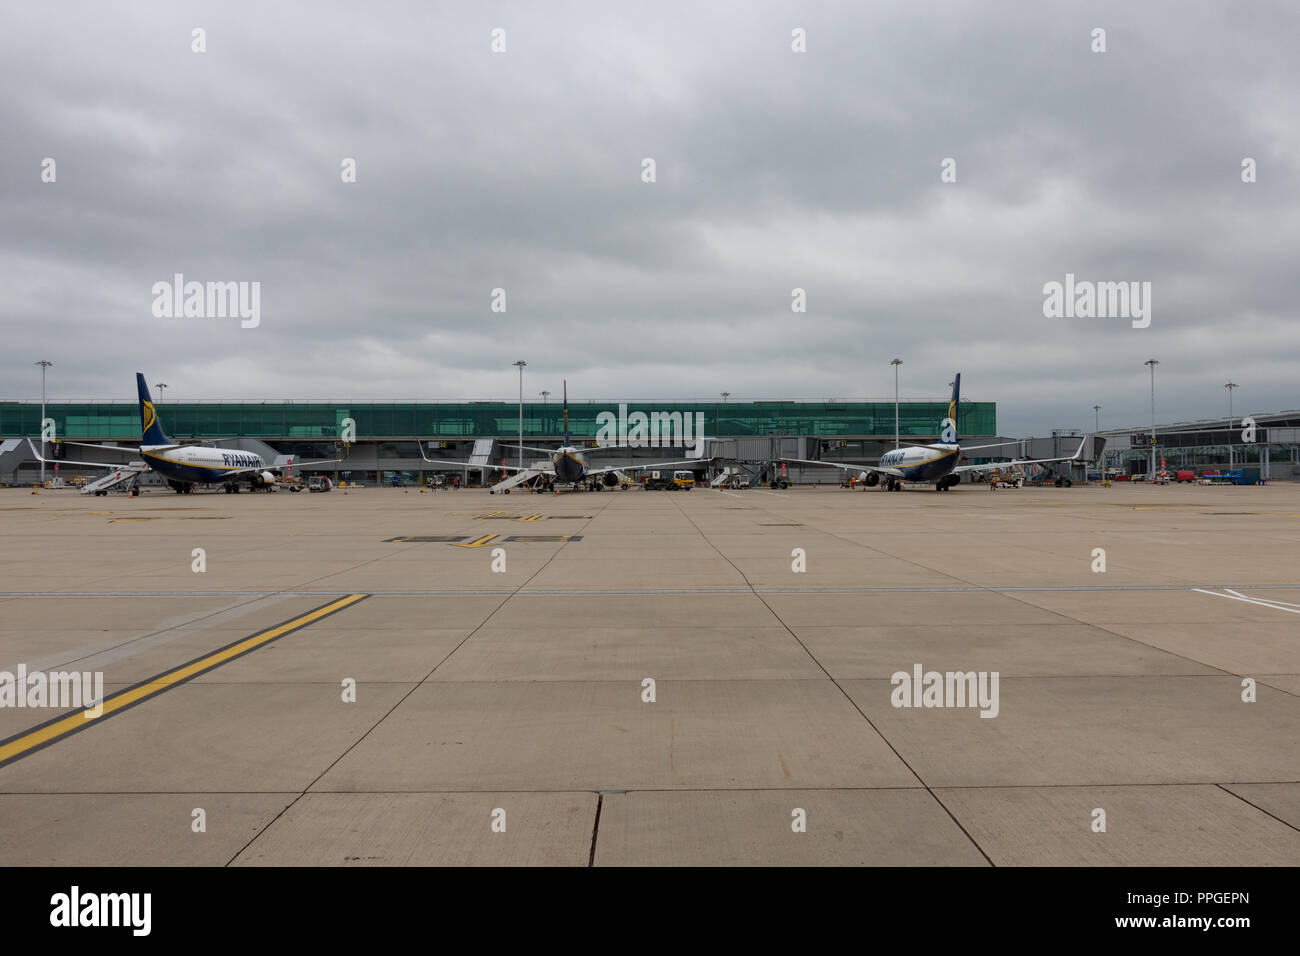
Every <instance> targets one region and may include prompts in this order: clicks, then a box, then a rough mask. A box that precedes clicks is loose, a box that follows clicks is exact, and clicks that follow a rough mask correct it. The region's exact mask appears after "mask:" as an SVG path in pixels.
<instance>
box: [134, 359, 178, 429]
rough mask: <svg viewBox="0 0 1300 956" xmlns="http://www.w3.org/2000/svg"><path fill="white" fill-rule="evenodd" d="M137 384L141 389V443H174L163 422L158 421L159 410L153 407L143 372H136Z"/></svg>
mask: <svg viewBox="0 0 1300 956" xmlns="http://www.w3.org/2000/svg"><path fill="white" fill-rule="evenodd" d="M135 384H136V387H137V388H138V389H139V391H140V444H141V445H170V444H172V440H171V439H170V438H168V437H167V433H166V432H164V431H163V430H162V423H160V422H159V421H158V412H157V411H155V409H154V407H153V399H152V398H150V396H149V386H148V385H146V384H145V381H144V374H143V373H141V372H136V373H135Z"/></svg>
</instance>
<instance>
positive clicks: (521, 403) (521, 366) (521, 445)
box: [515, 359, 528, 471]
mask: <svg viewBox="0 0 1300 956" xmlns="http://www.w3.org/2000/svg"><path fill="white" fill-rule="evenodd" d="M515 364H516V365H518V366H519V470H520V471H523V468H524V366H525V365H527V364H528V363H527V362H525V361H524V360H523V359H520V360H519V361H518V362H515Z"/></svg>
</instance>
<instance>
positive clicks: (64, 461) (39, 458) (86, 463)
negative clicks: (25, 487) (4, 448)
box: [27, 438, 139, 471]
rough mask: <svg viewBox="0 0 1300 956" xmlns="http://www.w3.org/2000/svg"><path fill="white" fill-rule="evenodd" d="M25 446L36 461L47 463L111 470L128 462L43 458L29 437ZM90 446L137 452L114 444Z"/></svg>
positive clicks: (137, 450)
mask: <svg viewBox="0 0 1300 956" xmlns="http://www.w3.org/2000/svg"><path fill="white" fill-rule="evenodd" d="M69 444H71V442H70V443H69ZM27 446H28V447H29V448H31V450H32V454H33V455H35V456H36V460H37V461H43V462H45V463H46V464H47V465H84V466H86V467H88V468H107V469H109V470H110V471H111V470H114V469H117V468H121V467H123V466H124V465H126V464H128V462H123V461H114V462H108V461H73V460H72V459H71V458H45V457H43V456H42V455H41V453H40V452H39V451H37V450H36V445H34V444H33V443H32V440H31V439H30V438H29V439H27ZM90 447H91V448H110V449H112V450H113V451H129V452H135V453H136V454H139V449H135V448H116V447H114V446H112V445H91V446H90Z"/></svg>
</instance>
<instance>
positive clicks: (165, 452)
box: [27, 372, 342, 495]
mask: <svg viewBox="0 0 1300 956" xmlns="http://www.w3.org/2000/svg"><path fill="white" fill-rule="evenodd" d="M135 382H136V387H137V389H138V391H139V393H140V447H139V449H133V448H121V447H118V446H116V445H91V444H87V443H85V442H73V441H70V442H63V443H62V444H65V445H76V446H78V447H80V448H98V449H102V450H104V451H115V452H119V453H120V452H132V453H134V452H135V451H137V450H138V451H139V453H140V457H141V459H143V461H144V463H145V464H146V465H148V466H149V467H150V468H151V469H152V470H153V471H156V472H158V474H160V475H162V476H163V478H165V479H166V480H167V484H168V485H170V486H171V487H172V489H173V490H174V491H175V492H176V493H177V494H178V495H182V494H189V493H190V492H192V491H193V490H194V486H195V485H198V484H217V483H220V484H223V485H225V489H226V493H227V494H235V493H238V492H239V486H240V482H246V483H247V484H248V488H249V490H250V491H253V490H256V489H258V488H266V489H270V488H272V487H274V485H275V479H276V476H277V474H279V473H280V472H283V471H286V470H288V469H291V468H293V467H294V466H295V465H297V467H300V468H301V467H304V466H306V465H326V464H330V463H332V462H336V461H341V460H342V459H339V458H327V459H323V460H321V461H307V462H295V461H294V460H293V458H292V457H291V458H289V459H288V461H286V462H285V463H284V464H282V465H268V464H267V463H266V462H265V461H264V460H263V459H262V456H261V455H259V454H257V453H256V452H251V451H244V450H243V449H238V448H222V447H220V446H213V445H202V444H199V443H197V442H189V443H180V442H174V441H172V440H171V439H170V438H168V437H167V433H166V432H164V431H163V429H162V423H161V422H160V421H159V420H158V413H157V411H155V410H154V404H153V399H152V398H151V397H150V395H149V386H148V385H146V384H145V380H144V375H143V374H141V373H140V372H136V373H135ZM27 444H28V445H29V446H30V447H31V449H32V453H33V454H34V455H36V458H37V459H38V460H39V461H44V462H50V463H54V464H64V465H87V466H90V467H94V468H109V469H113V468H120V467H122V466H121V464H120V463H119V464H110V463H107V462H102V461H70V460H67V459H52V458H42V457H41V454H40V452H38V451H37V450H36V446H35V445H34V444H32V440H31V439H30V438H29V439H27Z"/></svg>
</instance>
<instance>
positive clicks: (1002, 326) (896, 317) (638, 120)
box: [0, 0, 1300, 435]
mask: <svg viewBox="0 0 1300 956" xmlns="http://www.w3.org/2000/svg"><path fill="white" fill-rule="evenodd" d="M0 9H2V10H3V14H2V19H0V80H2V82H3V86H2V88H3V89H4V91H5V95H4V96H3V97H0V131H2V133H0V170H3V176H0V209H2V210H3V216H2V217H0V243H2V244H3V245H2V251H0V256H2V257H3V269H2V270H0V290H2V292H3V295H2V297H0V328H2V329H3V333H4V336H3V341H4V347H3V348H2V349H0V398H2V399H28V400H29V399H38V398H39V396H40V374H39V369H37V368H35V367H33V365H32V362H34V361H36V360H37V359H42V358H45V359H50V360H52V361H53V362H54V363H55V367H54V368H53V369H51V370H50V378H49V396H50V398H51V400H68V399H89V398H98V399H104V400H108V399H117V400H131V399H133V398H134V374H133V373H134V372H136V371H137V370H140V371H143V372H144V373H145V374H146V376H147V377H148V379H149V381H150V382H159V381H164V382H167V383H168V384H169V386H170V388H169V389H168V390H167V392H166V396H165V397H166V400H167V401H181V400H185V399H198V398H202V399H215V398H226V399H244V400H250V401H262V400H272V399H280V398H299V399H310V398H322V399H323V398H349V399H358V400H359V399H379V400H388V399H401V400H414V399H514V398H515V397H516V395H517V389H518V379H517V374H518V373H517V370H516V369H515V368H514V367H513V366H512V364H511V363H513V362H514V361H516V360H517V359H524V360H526V361H527V362H528V368H527V370H526V372H525V379H524V387H525V393H526V395H527V396H528V397H530V398H535V397H536V396H537V393H538V392H539V391H540V390H542V389H549V390H550V391H552V392H553V393H554V395H555V396H556V397H558V394H559V392H560V387H561V385H560V383H561V379H563V378H567V379H568V381H569V386H570V392H571V394H572V395H573V396H574V397H575V398H581V399H590V398H601V399H610V400H619V399H630V398H662V399H665V400H670V399H673V398H711V397H713V396H716V395H717V394H718V393H719V392H720V391H723V390H725V391H729V392H730V393H731V394H732V399H731V400H732V401H737V400H744V399H750V398H829V397H836V398H861V397H892V394H893V373H892V370H891V369H890V366H889V360H890V359H891V358H893V357H895V356H897V357H899V358H902V359H903V361H904V363H905V364H904V365H903V366H902V369H901V372H902V376H901V378H902V388H901V390H902V395H903V397H904V398H909V397H914V398H930V397H940V396H945V395H946V392H947V383H948V382H949V381H950V380H951V378H952V373H953V372H955V371H961V372H963V373H964V374H963V385H964V393H965V395H966V397H968V398H971V399H975V400H991V401H996V402H997V403H998V412H999V415H998V422H999V430H1000V431H1001V432H1003V433H1004V434H1013V435H1023V434H1042V433H1044V432H1046V431H1047V430H1048V429H1051V428H1055V427H1067V426H1078V427H1090V426H1091V425H1092V422H1093V411H1092V406H1093V405H1095V404H1101V405H1102V406H1103V409H1102V412H1101V420H1102V425H1103V427H1106V426H1108V425H1109V426H1120V425H1130V424H1138V423H1142V422H1145V421H1147V420H1148V418H1149V406H1148V401H1149V393H1148V389H1149V378H1148V371H1147V369H1146V368H1144V367H1143V362H1145V361H1146V360H1147V359H1148V358H1152V357H1154V358H1157V359H1159V360H1160V363H1161V364H1160V366H1159V368H1158V370H1157V380H1156V385H1157V402H1158V404H1157V417H1158V418H1159V419H1160V420H1161V421H1162V422H1163V421H1172V420H1187V419H1192V418H1201V417H1209V416H1216V415H1226V412H1227V395H1226V391H1225V389H1224V388H1223V385H1224V383H1225V382H1227V381H1228V380H1229V378H1231V379H1232V380H1233V381H1236V382H1238V383H1240V385H1241V388H1240V389H1238V390H1237V393H1236V398H1235V407H1236V410H1237V412H1238V414H1241V413H1243V412H1250V411H1271V410H1278V409H1292V408H1296V407H1300V396H1297V385H1296V381H1297V375H1296V365H1297V360H1298V359H1300V321H1297V318H1298V315H1297V302H1300V264H1298V262H1297V250H1298V249H1300V201H1298V200H1300V162H1298V161H1297V155H1298V151H1300V123H1298V122H1297V117H1300V56H1297V53H1296V49H1297V47H1296V37H1298V36H1300V12H1297V11H1300V6H1298V5H1297V4H1295V3H1294V2H1292V0H1281V2H1276V3H1269V2H1252V3H1250V4H1237V3H1229V2H1226V0H1225V2H1219V3H1198V2H1187V0H1172V2H1165V3H1147V2H1144V3H1132V2H1100V0H1088V2H1073V3H1065V2H1060V3H1055V2H1044V0H1021V2H998V3H956V2H952V3H944V2H939V3H924V4H922V3H916V2H912V0H899V2H875V0H873V2H872V3H869V4H868V3H862V2H843V3H840V2H815V3H813V2H805V3H754V2H735V3H700V2H691V3H665V2H656V3H652V4H632V3H597V2H594V0H593V2H588V3H555V2H547V3H537V2H524V3H478V2H468V0H465V2H458V3H400V2H389V3H374V4H362V3H320V2H313V3H310V4H308V3H300V4H298V3H295V4H290V3H280V2H277V3H262V2H258V3H252V2H225V0H223V2H221V3H166V4H164V3H159V2H154V3H131V2H119V3H114V4H112V5H109V4H105V3H102V2H99V0H96V2H86V3H63V2H58V3H49V4H37V3H30V2H22V3H16V2H5V3H4V4H3V6H2V7H0ZM196 27H201V28H203V29H204V30H205V31H206V52H204V53H195V52H193V51H192V45H193V43H194V40H193V33H192V31H193V30H194V29H195V28H196ZM1096 27H1102V28H1104V29H1105V30H1106V38H1105V40H1106V47H1107V49H1106V52H1105V53H1094V52H1093V51H1092V46H1093V43H1094V40H1093V37H1092V31H1093V29H1094V28H1096ZM495 28H502V29H504V30H505V44H506V50H505V52H504V53H494V52H493V51H492V48H491V47H492V39H493V38H492V31H493V30H494V29H495ZM796 28H799V29H802V30H804V31H806V46H807V52H806V53H796V52H794V51H792V49H791V46H792V31H793V30H795V29H796ZM47 157H49V158H53V159H54V160H55V163H56V167H55V172H56V177H57V178H56V181H55V182H53V183H45V182H42V161H43V160H44V159H45V158H47ZM349 157H350V158H354V159H355V161H356V168H357V177H356V178H357V181H356V182H355V183H344V182H342V177H341V164H342V162H343V161H344V159H345V158H349ZM647 157H649V158H653V159H654V160H655V163H656V175H657V180H656V181H655V182H653V183H646V182H643V181H642V169H643V166H642V163H643V160H644V159H645V158H647ZM947 157H952V158H953V159H955V161H956V175H957V181H956V182H955V183H943V182H941V181H940V174H941V171H942V170H941V164H942V162H943V160H944V159H945V158H947ZM1245 157H1251V158H1253V159H1254V160H1255V161H1256V163H1257V170H1258V171H1257V177H1258V181H1257V182H1255V183H1251V184H1247V183H1243V182H1242V165H1241V164H1242V160H1243V158H1245ZM1067 272H1069V273H1074V274H1075V275H1076V276H1077V277H1078V278H1079V279H1080V280H1083V279H1088V280H1094V281H1139V282H1150V283H1151V284H1152V320H1151V324H1150V326H1149V327H1148V328H1145V329H1135V328H1133V327H1132V323H1131V322H1130V321H1128V320H1125V319H1099V318H1073V319H1068V318H1052V319H1049V318H1045V317H1044V315H1043V301H1044V295H1043V285H1044V283H1046V282H1051V281H1063V280H1064V278H1065V275H1066V273H1067ZM175 273H183V274H184V276H185V278H186V280H187V281H188V280H196V281H201V282H207V281H247V282H251V281H257V282H260V283H261V316H260V325H259V326H258V327H257V328H241V327H240V322H239V320H238V319H229V318H227V319H222V318H156V317H155V316H154V315H153V309H152V307H153V304H154V294H153V292H152V289H153V286H154V284H155V283H157V282H160V281H167V282H170V281H171V280H172V276H173V275H174V274H175ZM494 288H504V289H505V291H506V308H507V311H506V312H505V313H504V314H502V313H494V312H492V311H491V303H492V290H493V289H494ZM795 288H802V289H805V290H806V295H807V312H806V313H802V314H800V313H794V312H792V311H791V290H792V289H795Z"/></svg>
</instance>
